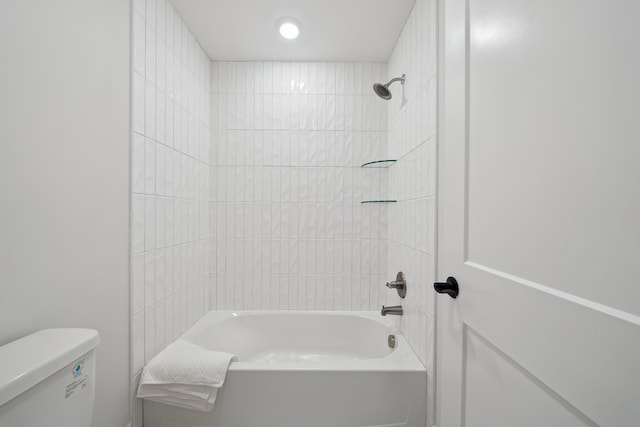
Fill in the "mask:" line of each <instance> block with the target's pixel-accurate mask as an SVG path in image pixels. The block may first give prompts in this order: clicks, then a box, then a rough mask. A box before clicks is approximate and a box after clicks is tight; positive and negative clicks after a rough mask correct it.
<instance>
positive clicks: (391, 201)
mask: <svg viewBox="0 0 640 427" xmlns="http://www.w3.org/2000/svg"><path fill="white" fill-rule="evenodd" d="M395 202H396V200H363V201H361V202H360V203H362V204H364V203H395Z"/></svg>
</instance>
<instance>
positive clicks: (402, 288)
mask: <svg viewBox="0 0 640 427" xmlns="http://www.w3.org/2000/svg"><path fill="white" fill-rule="evenodd" d="M387 288H389V289H395V290H396V291H398V295H399V296H400V298H404V297H405V296H407V281H406V280H405V278H404V273H403V272H402V271H400V272H398V274H397V275H396V280H394V281H393V282H387Z"/></svg>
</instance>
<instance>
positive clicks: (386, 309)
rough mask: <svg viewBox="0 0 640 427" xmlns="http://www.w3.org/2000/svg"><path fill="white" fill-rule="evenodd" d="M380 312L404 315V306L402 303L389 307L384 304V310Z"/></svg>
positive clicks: (384, 314)
mask: <svg viewBox="0 0 640 427" xmlns="http://www.w3.org/2000/svg"><path fill="white" fill-rule="evenodd" d="M380 314H382V315H383V316H386V315H387V314H394V315H396V316H402V306H401V305H390V306H388V307H386V306H384V305H383V306H382V310H380Z"/></svg>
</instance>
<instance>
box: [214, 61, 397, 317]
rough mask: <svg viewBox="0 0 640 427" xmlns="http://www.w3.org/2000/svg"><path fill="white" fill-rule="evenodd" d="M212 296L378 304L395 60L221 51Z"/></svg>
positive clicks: (263, 303)
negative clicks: (385, 90)
mask: <svg viewBox="0 0 640 427" xmlns="http://www.w3.org/2000/svg"><path fill="white" fill-rule="evenodd" d="M211 71H212V72H211V91H212V94H211V105H212V107H211V126H212V132H211V134H212V151H211V163H212V165H213V166H212V174H211V197H212V200H214V202H213V203H212V206H211V211H210V212H211V226H210V229H211V235H212V238H213V239H214V244H213V245H212V253H211V267H212V271H215V277H213V280H212V283H211V289H210V293H209V295H210V305H211V307H212V308H218V309H311V310H313V309H317V310H362V309H367V310H368V309H379V305H380V295H383V293H382V292H383V291H382V289H383V288H384V283H385V281H386V279H387V274H386V271H385V267H386V258H387V255H386V254H387V244H386V237H387V220H386V218H387V206H386V205H383V204H362V203H361V202H362V201H363V200H377V199H384V198H387V179H388V176H387V175H388V172H387V171H386V170H383V169H363V168H361V167H360V166H361V165H362V164H363V163H365V162H368V161H372V160H378V159H380V158H382V157H384V156H385V155H386V152H387V131H386V130H387V104H386V103H385V102H384V101H382V100H380V99H379V98H377V97H376V96H375V95H374V93H373V91H372V89H371V86H372V84H373V83H374V82H379V81H384V80H386V76H387V72H386V64H382V63H335V62H212V63H211Z"/></svg>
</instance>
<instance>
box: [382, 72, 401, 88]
mask: <svg viewBox="0 0 640 427" xmlns="http://www.w3.org/2000/svg"><path fill="white" fill-rule="evenodd" d="M393 82H401V83H402V84H403V85H404V74H403V75H402V76H400V77H396V78H393V79H391V80H389V83H387V84H386V85H384V86H385V87H389V86H391V83H393Z"/></svg>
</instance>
